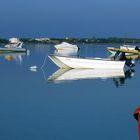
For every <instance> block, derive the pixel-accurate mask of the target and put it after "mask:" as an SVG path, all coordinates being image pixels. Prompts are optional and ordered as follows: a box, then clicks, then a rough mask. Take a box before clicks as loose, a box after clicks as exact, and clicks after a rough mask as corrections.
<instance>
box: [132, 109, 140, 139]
mask: <svg viewBox="0 0 140 140" xmlns="http://www.w3.org/2000/svg"><path fill="white" fill-rule="evenodd" d="M133 115H134V118H135V119H136V120H137V121H138V135H139V140H140V108H137V109H136V110H135V111H134V114H133Z"/></svg>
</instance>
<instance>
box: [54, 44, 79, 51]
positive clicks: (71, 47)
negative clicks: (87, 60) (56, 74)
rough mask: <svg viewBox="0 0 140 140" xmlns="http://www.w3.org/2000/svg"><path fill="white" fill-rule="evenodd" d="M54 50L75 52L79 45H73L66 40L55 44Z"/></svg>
mask: <svg viewBox="0 0 140 140" xmlns="http://www.w3.org/2000/svg"><path fill="white" fill-rule="evenodd" d="M54 47H55V48H56V50H72V51H75V52H77V51H78V50H79V47H78V46H77V45H73V44H70V43H67V42H62V43H61V44H57V45H55V46H54Z"/></svg>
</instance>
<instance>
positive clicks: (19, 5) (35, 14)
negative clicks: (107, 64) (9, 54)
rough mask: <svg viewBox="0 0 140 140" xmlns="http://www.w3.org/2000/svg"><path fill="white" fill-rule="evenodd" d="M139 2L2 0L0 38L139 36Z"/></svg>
mask: <svg viewBox="0 0 140 140" xmlns="http://www.w3.org/2000/svg"><path fill="white" fill-rule="evenodd" d="M139 13H140V0H133V1H132V0H0V38H5V37H6V38H9V37H13V36H15V37H93V36H96V37H126V35H127V37H137V38H140V29H139V27H140V18H139V17H140V16H139Z"/></svg>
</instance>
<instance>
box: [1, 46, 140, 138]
mask: <svg viewBox="0 0 140 140" xmlns="http://www.w3.org/2000/svg"><path fill="white" fill-rule="evenodd" d="M79 46H80V47H81V49H80V52H79V53H78V54H77V55H80V56H87V57H107V56H108V55H109V53H108V52H107V51H106V47H108V46H118V45H82V44H80V45H79ZM24 47H25V48H27V49H29V50H30V53H29V55H24V54H22V56H18V55H16V56H13V55H9V56H1V55H0V65H1V68H0V138H1V139H3V140H9V139H10V140H17V139H20V140H25V139H26V140H32V139H33V140H39V139H41V140H93V139H94V140H102V139H105V140H112V139H113V140H137V139H138V133H137V131H138V128H137V121H136V120H135V119H134V117H133V112H134V111H135V109H136V108H138V107H139V106H140V92H139V87H140V72H139V69H140V63H139V61H138V62H137V64H136V66H135V67H134V68H133V70H134V71H133V73H130V72H129V71H128V67H125V69H124V74H125V75H126V78H123V77H121V78H120V77H115V78H101V75H99V77H100V78H94V76H93V77H92V78H91V79H89V78H85V79H83V80H82V79H78V80H62V81H57V82H55V81H51V80H50V81H48V78H50V77H51V76H52V75H53V74H54V73H55V72H56V71H57V70H58V67H57V66H56V65H55V64H54V63H52V61H51V60H50V59H49V58H48V57H47V56H48V55H49V54H53V53H54V51H55V50H54V47H53V45H41V44H34V45H24ZM21 57H22V58H21ZM34 65H36V66H37V67H38V68H37V69H36V71H31V70H30V66H34ZM58 77H59V76H58ZM85 77H86V75H85Z"/></svg>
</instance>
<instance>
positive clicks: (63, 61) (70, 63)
mask: <svg viewBox="0 0 140 140" xmlns="http://www.w3.org/2000/svg"><path fill="white" fill-rule="evenodd" d="M49 58H50V59H51V60H52V61H53V62H54V63H55V64H56V65H57V66H58V67H60V68H77V69H79V68H83V69H84V68H89V69H91V68H93V69H123V68H124V65H125V61H112V60H108V59H92V58H73V57H63V56H55V55H51V56H49Z"/></svg>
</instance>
